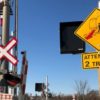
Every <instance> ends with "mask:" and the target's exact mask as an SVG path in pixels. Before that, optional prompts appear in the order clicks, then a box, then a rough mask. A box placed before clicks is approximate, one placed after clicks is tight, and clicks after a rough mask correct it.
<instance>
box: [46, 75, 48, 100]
mask: <svg viewBox="0 0 100 100" xmlns="http://www.w3.org/2000/svg"><path fill="white" fill-rule="evenodd" d="M46 100H48V76H46Z"/></svg>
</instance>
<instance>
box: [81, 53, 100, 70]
mask: <svg viewBox="0 0 100 100" xmlns="http://www.w3.org/2000/svg"><path fill="white" fill-rule="evenodd" d="M82 67H83V69H94V68H99V67H100V53H98V52H92V53H83V54H82Z"/></svg>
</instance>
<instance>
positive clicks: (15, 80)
mask: <svg viewBox="0 0 100 100" xmlns="http://www.w3.org/2000/svg"><path fill="white" fill-rule="evenodd" d="M3 77H4V79H5V80H6V82H7V85H8V86H11V87H14V86H16V85H17V84H19V83H21V79H20V78H19V77H17V76H14V75H13V74H9V73H7V74H4V76H3Z"/></svg>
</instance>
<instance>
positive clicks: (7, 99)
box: [0, 93, 13, 100]
mask: <svg viewBox="0 0 100 100" xmlns="http://www.w3.org/2000/svg"><path fill="white" fill-rule="evenodd" d="M0 100H13V95H11V94H5V93H0Z"/></svg>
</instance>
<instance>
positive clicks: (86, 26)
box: [75, 8, 100, 51]
mask: <svg viewBox="0 0 100 100" xmlns="http://www.w3.org/2000/svg"><path fill="white" fill-rule="evenodd" d="M75 35H77V36H78V37H79V38H81V39H82V40H84V41H85V42H87V43H89V44H90V45H92V46H93V47H94V48H95V49H97V50H98V51H100V9H97V8H96V9H94V10H93V11H92V12H91V13H90V15H89V16H88V17H87V18H86V20H85V21H84V22H83V23H82V24H81V25H80V26H79V27H78V29H77V30H76V31H75Z"/></svg>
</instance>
